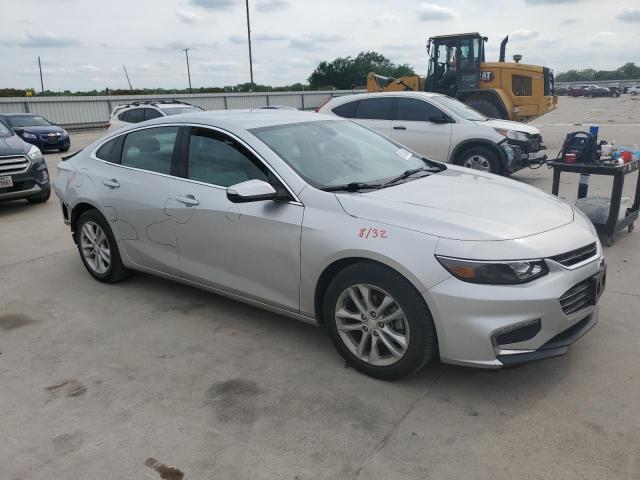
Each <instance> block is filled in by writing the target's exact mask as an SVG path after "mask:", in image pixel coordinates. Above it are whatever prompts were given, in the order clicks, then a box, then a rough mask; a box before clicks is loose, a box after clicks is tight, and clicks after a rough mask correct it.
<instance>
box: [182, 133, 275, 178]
mask: <svg viewBox="0 0 640 480" xmlns="http://www.w3.org/2000/svg"><path fill="white" fill-rule="evenodd" d="M187 169H188V170H187V172H188V178H190V179H192V180H198V181H200V182H206V183H210V184H212V185H218V186H221V187H228V186H230V185H235V184H236V183H240V182H244V181H246V180H253V179H258V180H264V181H267V174H268V170H267V169H266V167H265V166H264V165H262V164H261V163H260V162H259V161H258V160H257V159H255V158H254V157H253V155H251V153H249V152H248V151H247V150H246V149H245V148H243V147H242V146H241V145H239V144H238V143H237V142H236V141H234V140H233V139H231V138H229V137H227V136H225V135H223V134H221V133H218V132H215V131H213V130H208V129H206V128H193V129H192V130H191V137H190V139H189V156H188V159H187Z"/></svg>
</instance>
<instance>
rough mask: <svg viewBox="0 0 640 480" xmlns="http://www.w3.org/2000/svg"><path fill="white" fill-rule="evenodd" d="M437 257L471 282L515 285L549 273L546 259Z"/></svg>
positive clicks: (450, 269) (457, 276) (448, 267)
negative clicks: (507, 259) (515, 259)
mask: <svg viewBox="0 0 640 480" xmlns="http://www.w3.org/2000/svg"><path fill="white" fill-rule="evenodd" d="M436 258H437V259H438V261H439V262H440V264H441V265H442V266H443V267H444V268H445V269H446V270H447V271H448V272H449V273H450V274H451V275H453V276H454V277H456V278H457V279H458V280H462V281H463V282H470V283H484V284H490V285H514V284H517V283H526V282H530V281H532V280H535V279H536V278H539V277H542V276H544V275H546V274H547V273H549V268H548V267H547V264H546V263H545V261H544V260H521V261H506V262H483V261H478V260H463V259H459V258H451V257H440V256H438V255H436Z"/></svg>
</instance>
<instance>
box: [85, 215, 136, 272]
mask: <svg viewBox="0 0 640 480" xmlns="http://www.w3.org/2000/svg"><path fill="white" fill-rule="evenodd" d="M76 238H77V244H78V251H79V252H80V258H81V259H82V263H84V266H85V268H86V269H87V271H88V272H89V273H90V274H91V275H92V276H93V277H94V278H95V279H96V280H99V281H101V282H105V283H115V282H118V281H120V280H122V279H123V278H125V277H127V276H128V275H129V270H128V269H127V268H126V267H125V266H124V265H123V263H122V259H121V258H120V252H119V250H118V245H117V243H116V240H115V238H114V236H113V233H112V232H111V229H110V228H109V225H108V224H107V222H106V220H105V219H104V217H103V216H102V215H101V214H100V212H98V211H97V210H88V211H86V212H84V213H83V214H82V215H80V218H79V219H78V223H77V225H76Z"/></svg>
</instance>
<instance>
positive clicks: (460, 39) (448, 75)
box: [424, 33, 487, 97]
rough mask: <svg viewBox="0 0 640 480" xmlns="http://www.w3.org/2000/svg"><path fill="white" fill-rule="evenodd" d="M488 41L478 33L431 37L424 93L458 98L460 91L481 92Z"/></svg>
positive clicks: (428, 46)
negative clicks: (479, 89)
mask: <svg viewBox="0 0 640 480" xmlns="http://www.w3.org/2000/svg"><path fill="white" fill-rule="evenodd" d="M486 40H487V38H486V37H482V36H481V35H480V34H479V33H465V34H460V35H445V36H439V37H431V38H430V39H429V43H428V44H427V54H428V56H429V71H428V73H427V78H426V80H425V83H424V89H425V91H427V92H437V93H442V94H444V95H449V96H450V97H456V95H457V93H458V92H459V91H464V90H476V89H478V88H480V71H481V70H480V66H481V64H482V62H484V42H485V41H486Z"/></svg>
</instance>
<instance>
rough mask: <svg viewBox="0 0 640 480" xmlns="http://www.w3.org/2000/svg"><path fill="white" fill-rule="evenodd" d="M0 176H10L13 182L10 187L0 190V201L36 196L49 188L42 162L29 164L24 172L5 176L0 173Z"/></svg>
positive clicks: (46, 171) (44, 165) (48, 180)
mask: <svg viewBox="0 0 640 480" xmlns="http://www.w3.org/2000/svg"><path fill="white" fill-rule="evenodd" d="M0 176H10V177H11V180H12V182H13V186H12V187H8V188H0V201H5V200H17V199H20V198H27V197H32V196H36V195H39V194H41V193H42V192H44V191H46V190H47V189H50V188H51V186H50V183H49V182H50V179H49V171H48V170H47V165H46V163H45V162H44V160H39V161H35V162H31V165H30V167H29V169H28V170H27V171H26V172H23V173H15V174H6V175H3V174H1V172H0Z"/></svg>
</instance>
